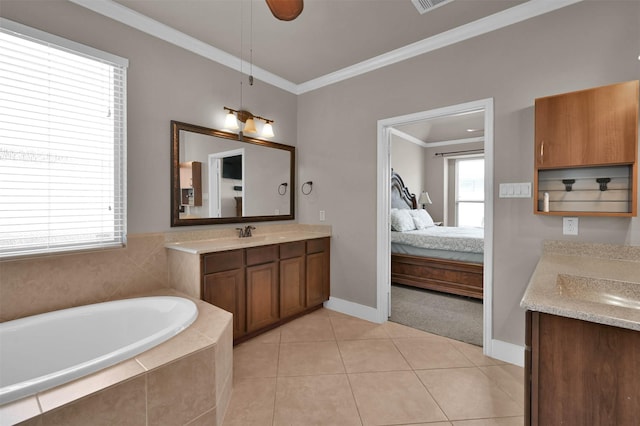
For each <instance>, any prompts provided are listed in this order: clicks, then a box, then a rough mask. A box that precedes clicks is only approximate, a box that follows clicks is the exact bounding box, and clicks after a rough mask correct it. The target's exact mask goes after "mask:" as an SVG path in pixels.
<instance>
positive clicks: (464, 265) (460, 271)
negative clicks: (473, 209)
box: [391, 172, 484, 299]
mask: <svg viewBox="0 0 640 426" xmlns="http://www.w3.org/2000/svg"><path fill="white" fill-rule="evenodd" d="M417 207H418V206H417V202H416V197H415V195H414V194H412V193H411V192H410V191H409V189H408V188H407V187H406V186H405V185H404V182H403V181H402V178H401V177H400V176H399V175H398V174H397V173H395V172H392V174H391V208H392V209H397V210H406V212H398V211H393V210H392V223H393V221H395V220H396V219H397V218H398V217H402V218H405V217H406V215H407V214H409V213H410V215H411V217H416V216H418V217H419V218H420V219H415V223H420V221H421V220H426V221H427V222H428V219H425V217H424V216H421V215H422V214H423V213H422V212H424V211H422V212H421V211H420V210H419V209H418V208H417ZM427 216H428V215H427ZM429 219H430V217H429ZM393 225H394V227H396V229H399V231H394V230H392V231H391V282H392V283H394V284H402V285H408V286H412V287H419V288H424V289H428V290H436V291H440V292H444V293H450V294H456V295H461V296H468V297H473V298H476V299H482V298H483V282H482V278H483V258H484V253H483V251H484V238H483V231H484V230H483V229H481V228H456V227H442V226H435V225H430V223H426V224H425V225H426V227H424V228H423V229H418V230H415V229H413V230H410V229H408V228H410V226H406V227H405V228H403V227H402V226H400V227H397V224H395V223H393Z"/></svg>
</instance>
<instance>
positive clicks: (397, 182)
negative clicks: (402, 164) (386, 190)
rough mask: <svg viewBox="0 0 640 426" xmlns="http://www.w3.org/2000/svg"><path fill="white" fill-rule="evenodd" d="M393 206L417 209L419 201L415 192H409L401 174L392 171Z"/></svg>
mask: <svg viewBox="0 0 640 426" xmlns="http://www.w3.org/2000/svg"><path fill="white" fill-rule="evenodd" d="M391 208H395V209H417V208H418V202H417V201H416V196H415V194H412V193H410V192H409V189H407V187H406V186H404V182H403V181H402V178H401V177H400V175H399V174H397V173H396V172H394V171H393V170H392V171H391Z"/></svg>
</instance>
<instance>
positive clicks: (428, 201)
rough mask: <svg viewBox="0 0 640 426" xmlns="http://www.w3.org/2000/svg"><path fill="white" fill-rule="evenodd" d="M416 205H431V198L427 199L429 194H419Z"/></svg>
mask: <svg viewBox="0 0 640 426" xmlns="http://www.w3.org/2000/svg"><path fill="white" fill-rule="evenodd" d="M418 203H419V204H433V203H432V202H431V198H429V193H428V192H423V193H422V194H420V198H418Z"/></svg>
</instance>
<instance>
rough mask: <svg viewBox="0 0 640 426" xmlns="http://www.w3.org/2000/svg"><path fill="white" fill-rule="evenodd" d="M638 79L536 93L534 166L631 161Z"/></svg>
mask: <svg viewBox="0 0 640 426" xmlns="http://www.w3.org/2000/svg"><path fill="white" fill-rule="evenodd" d="M637 134H638V81H631V82H626V83H619V84H613V85H610V86H604V87H597V88H594V89H588V90H582V91H579V92H572V93H566V94H562V95H556V96H549V97H546V98H540V99H536V103H535V149H536V153H535V155H536V166H537V167H538V168H557V167H579V166H598V165H606V164H631V163H634V162H635V161H636V155H637V154H636V153H637V151H636V149H637V148H636V146H637Z"/></svg>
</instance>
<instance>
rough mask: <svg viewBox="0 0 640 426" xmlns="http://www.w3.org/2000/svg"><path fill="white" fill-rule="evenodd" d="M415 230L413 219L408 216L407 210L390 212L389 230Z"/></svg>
mask: <svg viewBox="0 0 640 426" xmlns="http://www.w3.org/2000/svg"><path fill="white" fill-rule="evenodd" d="M414 229H416V225H415V223H414V221H413V218H412V217H411V215H410V214H409V210H406V209H398V210H391V230H392V231H398V232H404V231H413V230H414Z"/></svg>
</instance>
